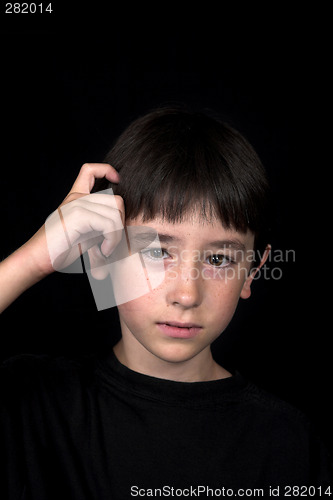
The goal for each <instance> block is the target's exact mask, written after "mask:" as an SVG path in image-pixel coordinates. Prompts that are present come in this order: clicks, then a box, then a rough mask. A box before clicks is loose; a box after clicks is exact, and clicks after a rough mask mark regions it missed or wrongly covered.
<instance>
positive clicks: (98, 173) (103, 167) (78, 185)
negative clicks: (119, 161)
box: [70, 163, 119, 194]
mask: <svg viewBox="0 0 333 500" xmlns="http://www.w3.org/2000/svg"><path fill="white" fill-rule="evenodd" d="M103 177H106V178H107V179H108V180H109V181H110V182H113V183H115V184H117V183H118V182H119V174H118V172H117V171H116V169H115V168H113V167H112V166H111V165H109V164H108V163H85V164H84V165H82V167H81V170H80V172H79V175H78V177H77V178H76V180H75V182H74V184H73V186H72V188H71V190H70V193H72V192H76V193H85V194H89V193H90V191H91V190H92V188H93V187H94V184H95V179H101V178H103Z"/></svg>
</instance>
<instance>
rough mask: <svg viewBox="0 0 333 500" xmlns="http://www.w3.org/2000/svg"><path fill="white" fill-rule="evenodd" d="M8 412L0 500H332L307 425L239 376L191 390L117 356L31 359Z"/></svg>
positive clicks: (9, 385) (9, 366)
mask: <svg viewBox="0 0 333 500" xmlns="http://www.w3.org/2000/svg"><path fill="white" fill-rule="evenodd" d="M1 400H2V401H1V419H2V422H1V432H2V442H1V453H4V455H5V457H4V458H5V459H4V461H3V462H2V463H3V464H4V465H2V466H1V468H2V474H3V477H2V478H1V485H0V498H1V499H8V500H28V499H29V500H32V499H34V500H35V499H38V500H41V499H43V500H55V499H57V500H61V499H62V498H65V499H70V500H88V499H89V500H92V499H94V500H111V499H112V500H117V499H120V500H126V499H131V498H135V497H136V498H149V497H152V496H155V497H160V498H163V497H164V498H166V497H170V498H172V497H181V495H183V498H184V497H200V498H206V497H208V498H211V497H213V495H215V497H223V496H225V497H226V496H228V497H230V496H231V493H232V494H233V495H234V496H236V495H237V496H241V495H242V494H243V496H244V491H245V490H248V493H249V492H250V493H251V492H254V491H255V489H257V490H258V491H259V493H257V494H256V495H257V496H260V497H261V498H272V497H273V495H272V491H273V492H274V493H275V498H277V497H278V495H277V493H278V492H279V496H280V497H281V498H283V497H284V494H285V493H286V492H288V491H289V490H288V488H289V487H294V488H295V487H296V488H297V487H299V488H302V487H303V490H299V492H301V491H308V492H310V494H311V492H312V495H311V496H313V492H314V491H315V490H314V488H317V490H316V491H317V492H318V493H319V492H320V493H321V496H322V497H323V498H325V497H326V498H329V496H328V495H325V496H324V491H326V488H327V487H329V485H331V481H332V476H331V475H330V474H331V472H330V460H329V457H328V456H327V453H326V451H325V449H324V447H323V446H322V444H321V442H320V440H319V439H318V437H317V435H316V434H315V433H314V432H313V431H312V429H311V426H310V425H309V423H308V421H307V419H306V418H305V417H304V416H303V415H302V414H301V413H300V412H299V411H298V410H296V409H294V408H293V407H291V406H290V405H288V404H286V403H284V402H282V401H280V400H279V399H277V398H275V397H273V396H271V395H269V394H267V393H266V392H264V391H262V390H260V389H258V388H257V387H256V386H255V385H253V384H252V383H250V382H248V381H247V380H245V379H244V378H243V377H242V376H241V375H240V374H238V373H236V374H235V375H233V376H232V377H230V378H226V379H222V380H217V381H211V382H194V383H184V382H174V381H168V380H163V379H157V378H153V377H149V376H146V375H142V374H139V373H136V372H134V371H132V370H130V369H128V368H126V367H125V366H123V365H122V364H121V363H119V361H118V360H117V358H116V357H115V355H114V354H113V353H111V354H109V355H108V356H105V357H104V358H101V357H100V358H97V357H96V358H95V357H91V358H89V359H88V358H87V359H85V360H80V361H77V360H76V361H73V360H66V359H65V358H56V359H52V358H50V357H47V356H32V355H26V356H18V357H16V358H12V359H10V360H8V361H6V362H5V363H4V364H3V367H2V373H1ZM310 487H311V489H309V488H310ZM304 488H307V490H305V489H304ZM295 491H296V492H297V490H294V492H295ZM331 493H333V489H331ZM252 495H253V496H254V493H252ZM247 496H249V495H247ZM290 496H292V494H291V495H290ZM294 496H295V495H294ZM318 497H319V495H318Z"/></svg>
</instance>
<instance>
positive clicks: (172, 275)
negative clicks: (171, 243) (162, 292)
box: [166, 263, 204, 309]
mask: <svg viewBox="0 0 333 500" xmlns="http://www.w3.org/2000/svg"><path fill="white" fill-rule="evenodd" d="M167 283H168V285H167V293H166V299H167V302H168V304H170V305H176V306H179V307H182V308H184V309H190V308H194V307H198V306H199V305H200V304H201V302H202V297H203V292H204V291H203V280H202V277H201V273H200V269H199V268H198V267H196V266H194V265H193V263H192V264H191V263H189V265H180V266H174V267H173V268H172V269H170V270H168V273H167Z"/></svg>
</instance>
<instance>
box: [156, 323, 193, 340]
mask: <svg viewBox="0 0 333 500" xmlns="http://www.w3.org/2000/svg"><path fill="white" fill-rule="evenodd" d="M157 326H158V328H159V329H160V330H161V331H162V332H163V333H164V334H165V335H167V336H168V337H173V338H183V339H189V338H193V337H196V336H197V335H198V333H200V332H201V330H202V326H200V325H197V324H195V323H180V322H178V321H168V322H161V323H157Z"/></svg>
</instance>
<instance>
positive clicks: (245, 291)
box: [240, 245, 272, 299]
mask: <svg viewBox="0 0 333 500" xmlns="http://www.w3.org/2000/svg"><path fill="white" fill-rule="evenodd" d="M271 249H272V247H271V245H267V247H266V248H265V251H264V254H263V256H262V258H261V261H260V264H259V266H257V267H256V268H254V269H251V271H250V273H249V275H248V277H247V278H246V280H245V283H244V285H243V288H242V291H241V293H240V297H241V298H242V299H248V298H249V297H250V296H251V285H252V281H253V278H254V277H255V275H256V274H257V272H258V271H259V269H260V268H261V267H262V266H263V265H264V264H265V262H266V260H267V259H268V256H269V253H270V251H271Z"/></svg>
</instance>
